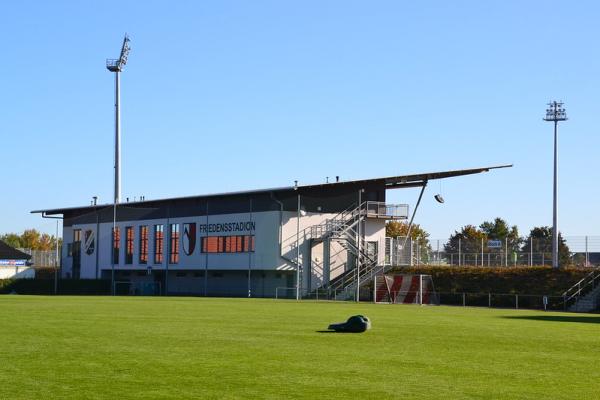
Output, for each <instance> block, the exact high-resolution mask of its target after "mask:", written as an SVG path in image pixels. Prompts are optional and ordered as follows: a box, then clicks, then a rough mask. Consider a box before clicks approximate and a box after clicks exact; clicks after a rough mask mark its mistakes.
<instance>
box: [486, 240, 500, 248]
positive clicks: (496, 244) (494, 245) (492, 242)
mask: <svg viewBox="0 0 600 400" xmlns="http://www.w3.org/2000/svg"><path fill="white" fill-rule="evenodd" d="M487 247H488V249H501V248H502V240H488V243H487Z"/></svg>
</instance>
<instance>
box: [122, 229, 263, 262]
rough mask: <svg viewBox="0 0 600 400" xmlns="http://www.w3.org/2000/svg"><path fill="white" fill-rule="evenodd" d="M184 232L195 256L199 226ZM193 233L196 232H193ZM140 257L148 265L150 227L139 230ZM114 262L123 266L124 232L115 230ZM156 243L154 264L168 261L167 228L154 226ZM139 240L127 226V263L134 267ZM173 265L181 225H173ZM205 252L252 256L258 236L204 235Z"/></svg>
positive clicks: (171, 237) (171, 254) (202, 245)
mask: <svg viewBox="0 0 600 400" xmlns="http://www.w3.org/2000/svg"><path fill="white" fill-rule="evenodd" d="M183 225H184V232H185V233H186V234H187V235H188V241H187V246H186V248H185V252H186V254H187V255H191V254H193V252H194V248H195V242H196V240H195V228H196V227H195V225H196V224H195V223H191V224H183ZM190 232H193V233H190ZM138 235H139V242H138V255H139V259H138V262H139V264H147V263H148V243H149V240H150V239H149V237H148V236H149V232H148V226H147V225H142V226H139V227H138ZM112 237H113V262H114V263H115V264H118V263H119V255H120V250H121V230H120V228H118V227H117V228H115V229H114V230H113V235H112ZM192 238H193V239H192ZM153 240H154V264H161V263H162V262H163V259H164V242H165V240H164V226H163V225H162V224H157V225H154V226H153ZM134 241H135V232H134V228H133V227H132V226H126V227H125V264H133V250H134V249H133V247H134ZM168 245H169V247H168V251H169V264H177V263H179V224H169V236H168ZM200 251H201V252H202V253H249V252H254V235H237V236H204V237H202V244H201V246H200Z"/></svg>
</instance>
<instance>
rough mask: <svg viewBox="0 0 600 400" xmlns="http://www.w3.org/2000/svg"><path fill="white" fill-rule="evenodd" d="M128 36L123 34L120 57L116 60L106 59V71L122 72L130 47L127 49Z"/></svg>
mask: <svg viewBox="0 0 600 400" xmlns="http://www.w3.org/2000/svg"><path fill="white" fill-rule="evenodd" d="M129 42H130V40H129V36H127V34H125V37H124V38H123V46H122V47H121V55H120V56H119V59H118V60H115V59H108V60H106V69H108V70H109V71H110V72H121V71H123V67H124V66H125V65H126V64H127V57H128V56H129V50H131V47H129Z"/></svg>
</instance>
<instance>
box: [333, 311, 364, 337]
mask: <svg viewBox="0 0 600 400" xmlns="http://www.w3.org/2000/svg"><path fill="white" fill-rule="evenodd" d="M327 329H333V330H334V331H336V332H353V333H359V332H364V331H366V330H367V329H371V321H370V320H369V318H368V317H365V316H364V315H353V316H351V317H350V318H348V321H346V322H340V323H338V324H331V325H329V327H328V328H327Z"/></svg>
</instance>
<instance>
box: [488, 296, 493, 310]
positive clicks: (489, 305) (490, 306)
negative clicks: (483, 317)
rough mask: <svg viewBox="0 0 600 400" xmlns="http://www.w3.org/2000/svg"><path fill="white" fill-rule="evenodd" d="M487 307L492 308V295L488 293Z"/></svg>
mask: <svg viewBox="0 0 600 400" xmlns="http://www.w3.org/2000/svg"><path fill="white" fill-rule="evenodd" d="M488 307H489V308H492V294H491V293H488Z"/></svg>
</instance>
